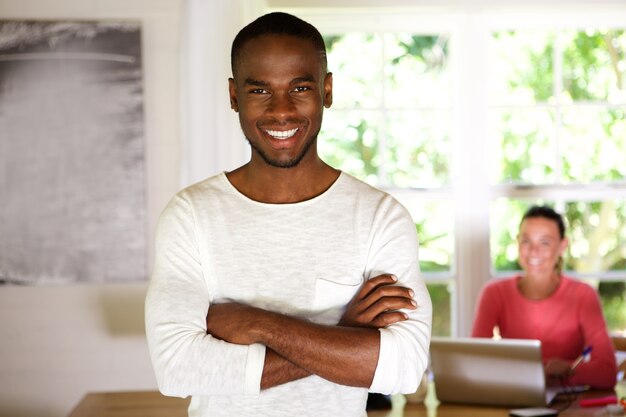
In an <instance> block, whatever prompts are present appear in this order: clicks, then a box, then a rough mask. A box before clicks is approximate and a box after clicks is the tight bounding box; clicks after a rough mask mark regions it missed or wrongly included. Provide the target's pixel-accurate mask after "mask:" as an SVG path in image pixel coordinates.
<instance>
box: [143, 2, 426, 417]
mask: <svg viewBox="0 0 626 417" xmlns="http://www.w3.org/2000/svg"><path fill="white" fill-rule="evenodd" d="M231 65H232V71H233V78H231V79H229V93H230V105H231V107H232V108H233V110H234V111H236V112H238V114H239V120H240V123H241V128H242V130H243V133H244V135H245V137H246V138H247V140H248V141H249V142H250V145H251V148H252V153H251V158H250V161H249V162H248V163H247V164H245V165H243V166H242V167H239V168H238V169H235V170H234V171H231V172H228V173H222V174H219V175H217V176H215V177H212V178H209V179H208V180H205V181H203V182H200V183H198V184H195V185H192V186H191V187H189V188H187V189H185V190H183V191H181V192H180V193H178V194H177V195H176V196H175V197H174V198H173V199H172V201H171V202H170V203H169V205H168V206H167V207H166V209H165V210H164V212H163V214H162V215H161V219H160V222H159V226H158V232H157V239H156V254H155V258H156V259H155V265H154V270H153V276H152V280H151V283H150V287H149V290H148V295H147V298H146V332H147V337H148V344H149V347H150V353H151V357H152V361H153V364H154V368H155V372H156V376H157V381H158V384H159V388H160V390H161V391H162V392H163V393H164V394H166V395H174V396H181V397H185V396H188V395H191V396H192V400H191V404H190V407H189V415H190V416H296V415H297V416H307V415H311V416H316V417H318V416H365V415H366V413H365V402H366V398H367V392H368V389H369V390H370V391H372V392H381V393H386V394H388V393H399V392H405V393H408V392H414V391H415V390H416V389H417V386H418V384H419V381H420V379H421V377H422V374H423V372H424V369H425V368H426V365H427V362H428V360H427V359H428V346H429V343H430V325H431V304H430V298H429V296H428V292H427V291H426V288H425V285H424V282H423V280H421V278H420V275H419V268H418V262H417V250H418V245H417V237H416V231H415V225H414V224H413V222H412V220H411V218H410V216H409V215H408V213H407V212H406V210H405V209H404V208H403V207H402V206H401V205H400V204H398V203H397V202H396V201H395V200H394V199H393V198H392V197H390V196H389V195H387V194H385V193H383V192H382V191H379V190H376V189H374V188H372V187H370V186H368V185H366V184H364V183H362V182H360V181H358V180H356V179H355V178H353V177H350V176H349V175H347V174H345V173H341V172H340V171H338V170H336V169H334V168H332V167H330V166H329V165H327V164H326V163H324V162H323V161H322V160H321V159H320V158H319V156H318V154H317V135H318V133H319V130H320V127H321V123H322V113H323V109H324V107H330V105H331V103H332V74H331V73H329V72H328V71H327V67H326V51H325V46H324V42H323V39H322V37H321V35H320V33H319V32H318V31H317V29H315V28H314V27H313V26H311V25H310V24H308V23H306V22H304V21H302V20H300V19H298V18H296V17H294V16H291V15H288V14H285V13H271V14H268V15H265V16H262V17H260V18H259V19H257V20H256V21H254V22H252V23H251V24H249V25H248V26H246V27H245V28H244V29H242V30H241V31H240V32H239V34H238V35H237V36H236V38H235V40H234V42H233V46H232V52H231Z"/></svg>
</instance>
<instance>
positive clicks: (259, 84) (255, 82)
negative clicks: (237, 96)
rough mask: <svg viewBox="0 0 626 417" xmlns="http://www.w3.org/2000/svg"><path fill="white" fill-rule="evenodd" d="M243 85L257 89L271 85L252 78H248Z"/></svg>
mask: <svg viewBox="0 0 626 417" xmlns="http://www.w3.org/2000/svg"><path fill="white" fill-rule="evenodd" d="M243 83H244V85H252V86H255V87H267V86H268V85H269V83H267V82H265V81H260V80H253V79H252V78H246V79H245V80H244V82H243Z"/></svg>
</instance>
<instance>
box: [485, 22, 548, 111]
mask: <svg viewBox="0 0 626 417" xmlns="http://www.w3.org/2000/svg"><path fill="white" fill-rule="evenodd" d="M553 53H554V35H553V34H552V32H549V31H541V30H519V31H501V32H495V33H493V34H492V37H491V40H490V43H489V65H488V66H487V68H488V70H489V79H490V88H489V97H490V101H491V103H492V104H517V105H523V104H534V103H537V102H553V101H554V88H553V85H554V81H553V73H554V71H553V56H552V55H553Z"/></svg>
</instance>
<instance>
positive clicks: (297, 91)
mask: <svg viewBox="0 0 626 417" xmlns="http://www.w3.org/2000/svg"><path fill="white" fill-rule="evenodd" d="M309 90H311V88H310V87H306V86H303V85H302V86H299V87H296V88H294V89H293V91H295V92H296V93H300V92H302V91H309Z"/></svg>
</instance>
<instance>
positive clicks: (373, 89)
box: [324, 33, 383, 109]
mask: <svg viewBox="0 0 626 417" xmlns="http://www.w3.org/2000/svg"><path fill="white" fill-rule="evenodd" d="M324 41H325V42H326V48H327V54H328V68H329V71H331V72H332V73H333V106H334V107H337V108H347V109H352V108H370V109H371V108H378V107H379V106H380V104H381V102H382V92H383V82H382V73H383V70H382V68H383V64H382V41H381V39H380V37H379V36H375V35H372V34H367V33H348V34H345V35H340V36H325V37H324Z"/></svg>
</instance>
